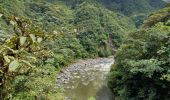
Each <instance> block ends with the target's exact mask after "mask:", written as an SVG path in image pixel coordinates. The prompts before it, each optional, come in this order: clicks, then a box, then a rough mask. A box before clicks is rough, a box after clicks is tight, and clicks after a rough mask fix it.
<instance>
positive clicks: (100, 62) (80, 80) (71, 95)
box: [57, 57, 114, 100]
mask: <svg viewBox="0 0 170 100" xmlns="http://www.w3.org/2000/svg"><path fill="white" fill-rule="evenodd" d="M113 63H114V58H113V57H109V58H98V59H88V60H85V61H84V60H82V61H78V62H77V63H74V64H72V65H70V66H68V67H67V68H66V69H64V70H62V71H61V73H60V74H59V76H58V77H57V85H58V86H59V87H62V88H64V91H63V92H64V96H65V100H113V94H112V93H111V91H110V89H109V88H108V87H107V78H106V77H107V74H108V72H109V71H110V68H111V65H112V64H113Z"/></svg>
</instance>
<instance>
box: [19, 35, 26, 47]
mask: <svg viewBox="0 0 170 100" xmlns="http://www.w3.org/2000/svg"><path fill="white" fill-rule="evenodd" d="M26 40H27V38H26V37H24V36H22V37H20V45H21V46H23V45H24V44H25V41H26Z"/></svg>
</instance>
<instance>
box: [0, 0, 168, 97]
mask: <svg viewBox="0 0 170 100" xmlns="http://www.w3.org/2000/svg"><path fill="white" fill-rule="evenodd" d="M164 3H165V2H163V1H162V0H15V2H14V1H12V0H0V99H2V100H3V99H5V100H9V99H11V100H22V99H23V98H24V99H25V100H34V99H42V100H55V99H56V98H57V99H58V98H59V99H58V100H60V99H61V100H62V99H63V98H62V93H61V92H62V88H61V90H59V89H56V84H55V77H56V73H58V72H59V70H60V69H62V68H63V67H64V66H67V65H69V64H70V63H72V62H73V61H74V60H76V59H85V58H95V57H108V56H110V55H112V54H114V52H115V51H116V50H115V49H117V48H119V47H120V49H118V51H116V53H117V54H116V55H120V56H119V57H120V59H119V57H117V61H118V62H117V63H118V65H117V66H119V62H120V65H121V64H122V65H123V64H124V63H123V62H121V61H122V59H123V58H126V57H129V55H130V56H131V57H133V58H136V57H138V56H140V55H141V54H139V53H140V52H142V53H143V52H145V51H146V50H144V51H140V50H142V49H141V48H138V50H139V51H135V50H133V49H132V50H130V51H129V50H126V49H125V50H126V51H122V52H121V48H123V47H122V44H124V43H126V39H127V38H128V37H129V34H131V33H133V32H134V31H135V30H137V28H140V26H141V25H142V23H143V21H144V19H145V18H146V17H148V15H149V14H150V13H153V12H154V11H156V10H157V9H160V8H162V7H163V6H164ZM166 9H169V8H165V10H161V11H160V12H155V13H153V15H151V16H150V17H149V18H148V19H147V20H145V22H144V25H143V26H145V27H151V26H155V25H157V26H158V27H159V28H160V27H161V26H162V25H161V24H163V25H164V24H166V26H167V25H168V19H167V18H169V14H167V13H166V12H167V10H166ZM162 14H163V15H162ZM160 16H161V17H160ZM155 19H156V20H155ZM159 22H160V23H161V24H159ZM164 27H165V26H164ZM164 27H163V28H164ZM142 32H143V31H142ZM142 32H141V33H142ZM144 33H145V32H144ZM152 33H153V34H154V32H152ZM146 34H147V32H146ZM139 35H140V34H139ZM144 35H145V34H144ZM156 35H157V34H156ZM132 36H133V34H132ZM134 36H137V37H138V34H134ZM154 36H155V35H154ZM158 36H159V35H158ZM137 37H135V38H137ZM145 37H146V38H147V41H145V40H143V41H142V43H143V42H147V43H148V45H147V46H150V42H151V43H152V42H154V43H155V41H150V40H149V36H148V35H146V36H145ZM142 39H143V38H142ZM153 40H154V37H153ZM162 40H163V39H162ZM41 41H42V42H41ZM131 42H133V41H130V43H131ZM127 43H129V42H127ZM133 43H134V45H133V44H132V45H130V47H131V46H132V47H134V46H135V47H134V48H135V49H136V48H137V47H138V42H137V43H136V41H135V40H134V42H133ZM135 43H136V44H135ZM154 43H153V44H154ZM156 43H157V42H156ZM136 46H137V47H136ZM147 46H146V48H147ZM153 46H155V45H151V47H153ZM156 46H157V45H156ZM151 47H148V48H151ZM125 48H129V47H128V46H125ZM123 49H124V48H123ZM151 51H152V50H149V51H148V53H147V54H148V55H149V54H151V53H152V52H151ZM133 53H135V54H133ZM154 53H155V52H154ZM138 54H139V55H138ZM148 55H147V56H148ZM150 56H151V55H149V56H148V57H150ZM121 57H122V58H121ZM128 59H129V58H128ZM139 59H140V58H139ZM123 61H124V60H123ZM143 62H144V63H145V61H143ZM143 62H142V63H143ZM19 63H21V64H19ZM132 63H133V62H132ZM135 63H136V62H135ZM147 64H148V62H147ZM149 64H150V63H149ZM136 65H138V63H137V64H136ZM11 66H12V67H11ZM35 66H36V67H35ZM11 68H13V69H12V70H13V71H12V72H11V71H10V70H11ZM117 70H121V73H120V76H121V75H124V74H125V73H124V72H123V71H122V69H121V67H120V69H116V71H117ZM158 71H159V70H158ZM144 73H147V72H144ZM148 73H149V72H148ZM114 74H116V75H118V76H119V73H114ZM129 74H130V75H131V73H129ZM115 77H116V78H117V76H112V77H111V78H110V79H111V82H110V83H111V85H110V87H111V88H112V89H113V92H115V91H114V89H116V90H120V91H118V92H119V93H120V94H121V93H122V94H123V93H124V91H125V90H124V89H122V88H115V87H116V86H114V85H113V84H112V83H116V82H117V81H115V80H114V79H116V78H115ZM127 77H128V76H127ZM118 78H119V77H118ZM121 82H122V81H121ZM123 82H124V81H123ZM116 84H117V83H116ZM133 92H134V93H138V92H136V91H133ZM141 93H143V92H141ZM122 94H121V95H122ZM146 94H147V93H146ZM139 95H140V94H139ZM165 95H166V94H165ZM129 96H131V94H129ZM117 97H119V95H118V96H117ZM132 100H133V99H132Z"/></svg>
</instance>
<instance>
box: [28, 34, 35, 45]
mask: <svg viewBox="0 0 170 100" xmlns="http://www.w3.org/2000/svg"><path fill="white" fill-rule="evenodd" d="M29 36H30V38H31V40H32V42H33V43H35V42H36V37H35V35H34V34H30V35H29Z"/></svg>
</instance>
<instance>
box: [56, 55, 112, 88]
mask: <svg viewBox="0 0 170 100" xmlns="http://www.w3.org/2000/svg"><path fill="white" fill-rule="evenodd" d="M113 63H114V58H113V57H108V58H97V59H88V60H79V61H78V62H76V63H73V64H72V65H70V66H68V67H66V68H65V69H63V70H61V72H60V74H59V75H58V77H57V85H58V86H62V85H64V84H68V83H69V81H70V79H74V78H76V79H79V78H81V77H87V75H88V77H90V76H92V73H90V72H92V71H93V72H95V71H99V70H100V71H105V72H109V70H110V66H111V65H112V64H113ZM80 74H81V75H80ZM84 75H86V76H84ZM91 78H92V77H91Z"/></svg>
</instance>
